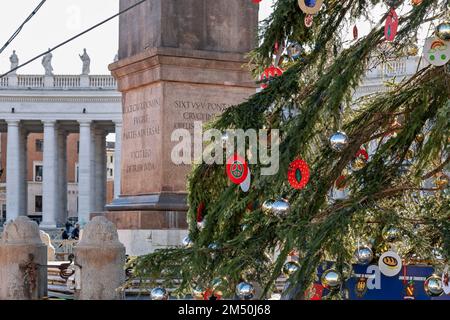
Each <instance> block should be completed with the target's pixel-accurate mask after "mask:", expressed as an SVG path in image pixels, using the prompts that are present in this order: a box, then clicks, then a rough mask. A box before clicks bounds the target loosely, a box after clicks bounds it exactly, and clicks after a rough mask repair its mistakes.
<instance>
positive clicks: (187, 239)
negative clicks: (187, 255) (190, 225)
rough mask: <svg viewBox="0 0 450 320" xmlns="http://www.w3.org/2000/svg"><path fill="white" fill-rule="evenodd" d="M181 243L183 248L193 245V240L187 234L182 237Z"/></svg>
mask: <svg viewBox="0 0 450 320" xmlns="http://www.w3.org/2000/svg"><path fill="white" fill-rule="evenodd" d="M182 244H183V247H185V248H192V247H193V246H194V242H193V241H192V240H191V238H190V237H189V236H186V237H184V238H183V241H182Z"/></svg>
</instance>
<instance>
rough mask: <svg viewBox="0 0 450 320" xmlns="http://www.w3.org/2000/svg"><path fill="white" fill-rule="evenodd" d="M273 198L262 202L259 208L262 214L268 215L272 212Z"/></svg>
mask: <svg viewBox="0 0 450 320" xmlns="http://www.w3.org/2000/svg"><path fill="white" fill-rule="evenodd" d="M274 202H275V200H273V199H269V200H266V201H264V202H263V204H262V207H261V210H262V212H263V213H264V214H267V215H270V214H271V213H272V206H273V203H274Z"/></svg>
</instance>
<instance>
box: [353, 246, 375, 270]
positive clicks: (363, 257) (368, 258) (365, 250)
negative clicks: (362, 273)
mask: <svg viewBox="0 0 450 320" xmlns="http://www.w3.org/2000/svg"><path fill="white" fill-rule="evenodd" d="M355 258H356V261H357V263H358V264H359V265H362V266H366V265H368V264H369V263H371V262H372V260H373V251H372V249H371V248H370V247H369V246H359V247H358V248H357V249H356V251H355Z"/></svg>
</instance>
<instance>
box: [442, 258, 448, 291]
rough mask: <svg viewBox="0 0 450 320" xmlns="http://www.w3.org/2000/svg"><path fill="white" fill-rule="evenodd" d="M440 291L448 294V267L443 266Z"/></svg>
mask: <svg viewBox="0 0 450 320" xmlns="http://www.w3.org/2000/svg"><path fill="white" fill-rule="evenodd" d="M441 280H442V290H443V291H444V293H445V294H450V276H449V271H448V265H446V266H445V268H444V271H443V272H442V279H441Z"/></svg>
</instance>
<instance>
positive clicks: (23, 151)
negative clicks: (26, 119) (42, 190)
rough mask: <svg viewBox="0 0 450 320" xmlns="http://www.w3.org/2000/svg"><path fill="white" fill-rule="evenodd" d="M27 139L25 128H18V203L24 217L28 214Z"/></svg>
mask: <svg viewBox="0 0 450 320" xmlns="http://www.w3.org/2000/svg"><path fill="white" fill-rule="evenodd" d="M27 138H28V132H27V131H26V129H25V128H23V127H22V128H20V130H19V168H20V171H19V174H20V179H19V181H20V183H19V188H20V191H19V192H20V193H19V196H20V198H19V199H20V202H19V212H21V213H20V215H23V216H26V215H27V214H28V175H27V172H28V165H27V159H28V152H27Z"/></svg>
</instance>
